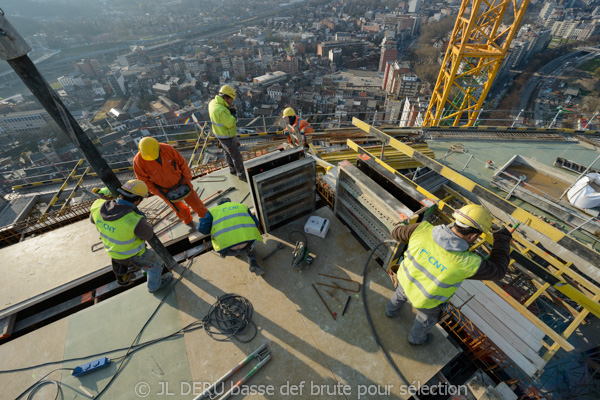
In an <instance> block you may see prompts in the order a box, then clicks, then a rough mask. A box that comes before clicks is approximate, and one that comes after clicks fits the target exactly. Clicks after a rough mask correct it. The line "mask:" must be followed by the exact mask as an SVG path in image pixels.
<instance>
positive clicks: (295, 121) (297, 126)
mask: <svg viewBox="0 0 600 400" xmlns="http://www.w3.org/2000/svg"><path fill="white" fill-rule="evenodd" d="M286 117H287V119H286ZM283 119H284V120H285V124H286V127H285V129H284V130H283V133H284V134H285V135H286V136H287V140H288V143H289V144H296V145H298V146H302V147H306V135H307V134H309V133H313V132H314V129H313V128H312V126H310V124H309V123H308V122H307V121H305V120H303V119H300V117H298V116H297V115H296V111H294V109H293V108H292V107H288V108H286V109H285V110H283ZM287 125H290V126H291V127H292V128H294V131H295V132H296V134H302V143H299V142H298V139H297V138H296V137H293V135H292V134H290V132H288V127H287ZM292 137H293V139H292Z"/></svg>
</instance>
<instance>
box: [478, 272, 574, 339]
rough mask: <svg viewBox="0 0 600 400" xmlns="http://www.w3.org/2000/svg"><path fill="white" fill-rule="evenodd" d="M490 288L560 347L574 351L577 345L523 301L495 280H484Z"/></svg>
mask: <svg viewBox="0 0 600 400" xmlns="http://www.w3.org/2000/svg"><path fill="white" fill-rule="evenodd" d="M483 282H484V283H485V284H486V285H487V286H488V287H489V288H490V289H492V290H493V291H494V292H496V294H498V295H499V296H500V297H502V299H504V300H505V301H506V302H507V303H508V304H510V305H511V306H513V307H514V308H515V309H516V310H517V311H519V312H520V313H521V314H523V315H524V316H525V318H527V319H528V320H529V321H531V322H532V323H533V324H534V325H535V326H537V327H538V328H540V329H541V330H542V331H543V332H544V333H545V334H546V335H548V336H549V337H550V338H551V339H552V340H554V341H555V342H557V343H558V345H559V346H560V347H562V348H563V349H564V350H565V351H573V350H574V349H575V347H573V345H572V344H571V343H569V342H568V341H567V340H565V338H563V337H562V336H560V335H559V334H558V333H557V332H555V331H554V330H553V329H552V328H550V327H549V326H548V325H546V324H545V323H543V322H542V321H540V319H539V318H538V317H536V316H535V315H534V314H533V313H532V312H531V311H529V310H528V309H527V308H525V307H523V305H522V304H521V303H519V302H518V301H517V300H516V299H514V298H513V297H511V296H510V295H509V294H508V293H506V292H505V291H504V289H502V288H501V287H500V286H498V285H496V284H495V283H494V282H490V281H483Z"/></svg>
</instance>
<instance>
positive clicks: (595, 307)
mask: <svg viewBox="0 0 600 400" xmlns="http://www.w3.org/2000/svg"><path fill="white" fill-rule="evenodd" d="M348 146H349V147H351V148H352V149H354V150H355V151H357V152H359V153H361V154H362V155H363V156H365V157H366V156H369V157H372V156H370V155H368V153H367V152H366V151H365V150H364V149H363V148H362V147H360V146H359V145H357V144H356V143H354V142H352V141H351V140H348ZM372 158H373V159H374V161H376V162H377V163H378V164H380V165H382V166H383V167H385V168H386V169H387V170H388V171H390V172H392V173H394V174H395V175H396V177H398V178H400V179H402V180H404V181H406V182H411V183H412V184H413V185H414V186H415V188H416V189H417V190H418V191H419V192H421V193H423V194H424V195H425V196H427V197H428V198H429V199H432V200H434V201H436V202H438V208H439V210H440V211H441V212H440V215H441V216H442V217H443V218H448V217H447V215H449V214H451V213H452V211H453V207H452V206H451V205H450V204H449V203H448V202H449V201H450V200H451V199H452V198H454V197H455V196H456V194H453V193H451V194H450V195H449V196H447V197H445V198H444V199H443V200H441V199H439V198H438V197H437V196H435V195H433V194H431V193H429V192H428V191H427V190H425V189H424V188H422V187H420V186H418V185H417V184H415V183H414V182H412V181H410V180H408V179H407V178H406V177H404V176H403V175H402V174H400V173H398V172H397V171H396V170H395V169H393V168H392V167H390V166H389V165H387V164H386V163H385V162H384V161H382V160H379V159H377V158H375V157H372ZM465 179H466V178H465ZM460 200H461V201H462V202H465V203H466V202H468V200H467V199H465V198H464V197H463V198H460ZM513 238H514V242H513V244H512V246H513V253H511V255H514V254H520V255H521V257H520V260H522V259H523V258H524V257H525V254H527V253H528V252H531V253H533V254H535V255H538V256H540V257H542V258H543V259H544V260H545V261H547V262H549V263H550V265H551V266H552V267H553V271H556V272H553V271H549V270H545V269H544V268H543V267H541V266H539V265H538V266H537V268H538V269H537V270H536V272H538V273H540V271H541V272H542V273H541V275H542V278H543V279H547V280H548V279H550V280H552V281H555V282H556V281H557V283H554V284H552V285H548V287H545V288H544V286H542V288H544V290H547V289H549V288H550V286H552V287H553V288H554V289H557V290H558V291H561V292H562V293H563V294H565V295H566V296H567V297H570V298H572V299H573V300H575V301H576V302H577V303H578V304H581V305H582V307H583V309H582V311H580V312H579V314H578V315H577V316H576V317H575V320H574V321H573V322H572V323H571V324H570V325H569V327H567V329H566V330H565V331H564V332H563V333H562V334H559V333H557V332H556V331H554V330H553V329H552V328H550V327H549V326H548V325H546V324H545V323H544V322H542V321H541V320H540V319H539V318H537V317H536V316H535V315H534V314H532V313H531V312H530V311H529V310H527V307H526V306H525V305H523V304H521V303H519V302H518V301H517V300H516V299H514V298H512V297H511V296H509V295H508V294H507V293H506V292H505V291H504V290H503V289H502V288H501V287H499V286H498V285H496V284H495V283H493V282H488V281H486V282H484V283H485V284H486V285H487V286H488V287H490V288H491V289H492V290H493V291H494V292H496V293H497V294H498V295H500V296H501V297H502V298H503V299H504V300H506V301H507V302H508V303H509V304H511V305H512V306H513V307H514V308H515V309H516V310H517V311H519V312H520V313H521V314H523V315H524V316H525V317H526V318H527V319H529V320H530V321H531V322H533V323H534V324H535V325H536V326H538V327H539V328H540V329H541V330H542V331H543V332H544V333H545V334H546V335H547V336H548V337H549V338H550V339H551V340H553V341H554V342H553V343H552V344H547V343H545V342H543V345H544V346H545V347H546V348H547V349H548V351H547V352H546V353H545V354H544V356H543V359H544V360H545V361H548V360H549V359H550V358H552V356H553V355H554V354H555V353H556V351H557V350H558V349H559V348H563V349H564V350H566V351H571V350H573V346H572V345H571V344H570V343H568V341H567V340H566V339H568V338H569V336H570V335H571V334H572V333H573V332H574V331H575V330H576V329H577V327H578V326H579V324H581V322H583V320H584V319H585V318H586V316H587V315H588V314H589V313H590V312H592V313H594V314H596V315H598V313H599V312H600V304H598V302H599V300H600V288H598V287H597V286H596V285H595V284H594V283H593V282H590V281H589V280H587V279H586V278H584V277H583V276H581V275H580V274H578V273H577V272H575V271H573V270H572V269H570V268H569V266H570V263H563V262H561V261H559V260H558V259H556V258H554V257H552V256H551V255H549V254H547V253H546V252H545V251H544V250H542V249H540V248H539V247H537V245H536V243H531V242H529V241H528V240H526V239H525V238H524V237H523V236H521V235H520V234H519V233H518V232H516V231H515V232H514V233H513ZM486 241H487V242H488V243H489V242H491V240H490V238H487V237H486ZM515 242H516V243H517V244H518V245H517V246H515ZM483 244H484V242H483V241H482V242H480V243H479V244H478V245H479V246H481V245H483ZM530 261H531V263H533V261H532V260H530ZM561 275H567V276H568V277H569V278H570V279H571V280H572V281H574V283H576V284H577V286H578V287H579V288H584V289H585V291H579V290H577V289H576V288H575V287H574V286H572V285H571V284H570V283H569V282H568V281H565V280H564V279H561ZM547 283H549V282H547ZM540 290H541V288H540ZM540 294H541V293H540ZM540 294H537V296H539V295H540Z"/></svg>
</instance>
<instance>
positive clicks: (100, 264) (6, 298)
mask: <svg viewBox="0 0 600 400" xmlns="http://www.w3.org/2000/svg"><path fill="white" fill-rule="evenodd" d="M99 241H100V236H99V235H98V231H96V229H95V228H94V225H93V224H91V223H90V222H89V220H84V221H79V222H76V223H74V224H71V225H68V226H65V227H63V228H60V229H57V230H54V231H51V232H47V233H44V234H42V235H40V236H37V237H34V238H31V239H27V240H25V241H23V242H21V243H17V244H14V245H12V246H8V247H4V248H2V249H0V260H1V261H0V276H2V277H3V278H4V284H3V285H2V290H0V318H2V317H4V316H7V315H10V314H13V313H15V312H16V311H18V310H19V309H22V308H25V307H28V306H31V305H34V304H36V303H38V302H40V301H41V300H43V299H44V298H46V297H48V296H50V295H52V294H54V293H60V292H62V291H65V290H67V289H68V288H70V287H72V286H73V285H75V283H76V282H77V281H78V280H80V279H82V278H84V277H88V276H90V275H93V274H96V273H98V271H100V270H102V269H105V268H108V266H109V264H110V260H109V258H108V256H107V255H106V252H105V251H104V249H103V248H102V247H100V250H98V251H96V252H93V251H92V250H91V246H92V245H93V244H94V243H98V242H99Z"/></svg>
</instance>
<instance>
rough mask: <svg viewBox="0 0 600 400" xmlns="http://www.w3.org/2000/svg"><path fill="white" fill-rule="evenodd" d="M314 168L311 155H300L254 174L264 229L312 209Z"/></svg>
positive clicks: (314, 183) (270, 229)
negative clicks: (295, 158) (293, 159)
mask: <svg viewBox="0 0 600 400" xmlns="http://www.w3.org/2000/svg"><path fill="white" fill-rule="evenodd" d="M316 167H317V166H316V162H315V161H314V160H313V159H312V158H303V159H300V160H297V161H293V162H291V163H289V164H286V165H283V166H281V167H277V168H274V169H272V170H270V171H267V172H263V173H260V174H258V175H255V176H254V179H253V181H254V182H253V185H254V192H255V193H257V195H258V196H257V197H258V208H259V211H260V212H259V216H260V220H261V224H262V226H263V227H264V229H265V232H270V231H272V230H273V229H275V228H277V227H279V226H281V225H283V224H285V223H286V222H288V221H290V220H292V219H295V218H299V217H301V216H303V215H306V214H309V213H311V212H313V211H314V210H315V209H316V201H315V199H316Z"/></svg>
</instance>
